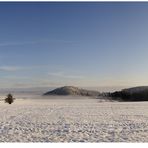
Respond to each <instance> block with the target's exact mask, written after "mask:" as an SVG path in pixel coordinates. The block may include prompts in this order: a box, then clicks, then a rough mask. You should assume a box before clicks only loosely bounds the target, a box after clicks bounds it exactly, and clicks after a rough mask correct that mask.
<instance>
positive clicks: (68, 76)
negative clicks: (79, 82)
mask: <svg viewBox="0 0 148 148" xmlns="http://www.w3.org/2000/svg"><path fill="white" fill-rule="evenodd" d="M48 75H50V76H54V77H61V78H68V79H83V78H84V77H83V76H81V75H69V74H65V73H64V72H50V73H48Z"/></svg>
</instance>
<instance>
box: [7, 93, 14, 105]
mask: <svg viewBox="0 0 148 148" xmlns="http://www.w3.org/2000/svg"><path fill="white" fill-rule="evenodd" d="M14 99H15V98H13V96H12V95H11V94H8V95H7V98H5V103H9V104H11V103H13V102H14Z"/></svg>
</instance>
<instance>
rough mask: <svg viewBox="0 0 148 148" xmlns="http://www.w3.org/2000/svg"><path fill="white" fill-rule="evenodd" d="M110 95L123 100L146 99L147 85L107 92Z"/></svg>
mask: <svg viewBox="0 0 148 148" xmlns="http://www.w3.org/2000/svg"><path fill="white" fill-rule="evenodd" d="M109 96H110V97H113V98H116V99H122V100H123V101H148V86H139V87H132V88H127V89H123V90H121V91H115V92H113V93H109Z"/></svg>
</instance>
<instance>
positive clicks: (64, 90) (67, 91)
mask: <svg viewBox="0 0 148 148" xmlns="http://www.w3.org/2000/svg"><path fill="white" fill-rule="evenodd" d="M99 94H100V93H99V92H97V91H91V90H85V89H80V88H78V87H74V86H64V87H60V88H56V89H54V90H52V91H49V92H46V93H45V94H43V95H77V96H98V95H99Z"/></svg>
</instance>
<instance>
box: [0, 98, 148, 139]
mask: <svg viewBox="0 0 148 148" xmlns="http://www.w3.org/2000/svg"><path fill="white" fill-rule="evenodd" d="M0 142H148V102H100V101H99V100H98V99H89V98H82V97H81V98H79V97H77V98H76V99H75V98H69V99H68V97H67V98H64V97H56V98H55V97H53V98H48V97H47V98H45V99H44V98H37V99H35V98H34V99H16V100H15V101H14V103H13V104H11V105H9V104H7V103H4V102H2V101H1V102H0Z"/></svg>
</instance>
